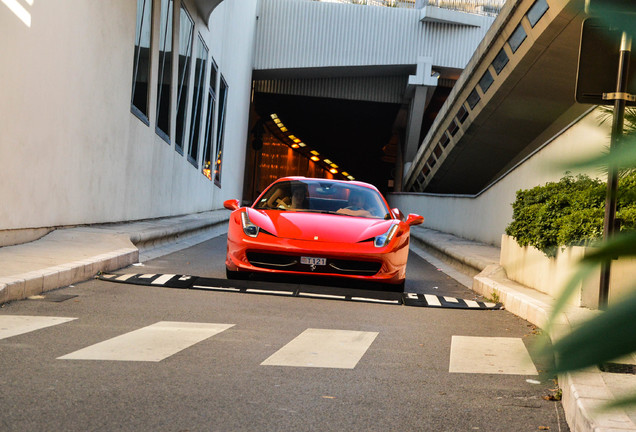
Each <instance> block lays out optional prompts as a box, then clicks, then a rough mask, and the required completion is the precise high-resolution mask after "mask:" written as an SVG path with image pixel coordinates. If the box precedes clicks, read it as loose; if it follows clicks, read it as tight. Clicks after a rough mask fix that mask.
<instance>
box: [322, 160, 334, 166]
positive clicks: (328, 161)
mask: <svg viewBox="0 0 636 432" xmlns="http://www.w3.org/2000/svg"><path fill="white" fill-rule="evenodd" d="M323 160H324V161H325V163H326V164H329V165H331V164H332V163H333V162H331V161H330V160H329V159H323Z"/></svg>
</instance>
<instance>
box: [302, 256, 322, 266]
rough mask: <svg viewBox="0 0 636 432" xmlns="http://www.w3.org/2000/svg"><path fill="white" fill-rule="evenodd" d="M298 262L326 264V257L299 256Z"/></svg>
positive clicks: (315, 264) (316, 264)
mask: <svg viewBox="0 0 636 432" xmlns="http://www.w3.org/2000/svg"><path fill="white" fill-rule="evenodd" d="M300 263H301V264H307V265H314V266H324V265H327V258H316V257H300Z"/></svg>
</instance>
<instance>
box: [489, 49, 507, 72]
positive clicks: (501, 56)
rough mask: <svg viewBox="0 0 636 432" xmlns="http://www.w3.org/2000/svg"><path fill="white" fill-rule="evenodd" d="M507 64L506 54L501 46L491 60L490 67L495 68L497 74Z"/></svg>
mask: <svg viewBox="0 0 636 432" xmlns="http://www.w3.org/2000/svg"><path fill="white" fill-rule="evenodd" d="M507 64H508V54H506V51H504V49H503V48H502V49H501V51H499V53H498V54H497V57H495V59H494V60H493V61H492V68H493V69H494V70H495V72H496V73H497V75H499V74H500V73H501V71H502V70H503V68H504V67H505V66H506V65H507Z"/></svg>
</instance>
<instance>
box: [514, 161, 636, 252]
mask: <svg viewBox="0 0 636 432" xmlns="http://www.w3.org/2000/svg"><path fill="white" fill-rule="evenodd" d="M606 190H607V186H606V183H604V182H602V181H600V180H597V179H592V178H590V177H589V176H586V175H578V176H576V177H574V176H572V175H570V174H567V175H566V176H565V177H563V178H562V179H561V180H560V181H558V182H550V183H546V184H545V185H543V186H536V187H534V188H532V189H525V190H520V191H517V196H516V200H515V202H514V203H512V209H513V214H512V217H513V221H512V222H511V223H510V225H508V227H507V228H506V234H508V235H509V236H512V237H514V238H515V239H516V241H517V243H518V244H519V245H520V246H534V247H535V248H537V249H539V250H541V251H543V252H544V253H545V254H546V255H547V256H555V255H556V252H557V250H558V248H559V247H565V246H585V245H588V244H590V243H591V242H592V241H594V240H598V239H601V238H602V237H603V219H604V214H605V195H606ZM616 217H617V219H618V220H620V222H621V226H620V229H621V230H633V229H636V172H631V173H629V174H626V175H624V176H622V177H621V178H620V179H619V186H618V200H617V207H616Z"/></svg>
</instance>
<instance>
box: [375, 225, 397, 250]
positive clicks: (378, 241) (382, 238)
mask: <svg viewBox="0 0 636 432" xmlns="http://www.w3.org/2000/svg"><path fill="white" fill-rule="evenodd" d="M397 230H398V226H397V225H391V227H390V228H389V229H388V230H387V232H385V233H384V234H382V235H379V236H377V237H376V238H375V240H374V241H373V244H374V245H375V247H384V246H386V245H388V244H389V243H390V242H391V240H393V237H395V233H396V232H397Z"/></svg>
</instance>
